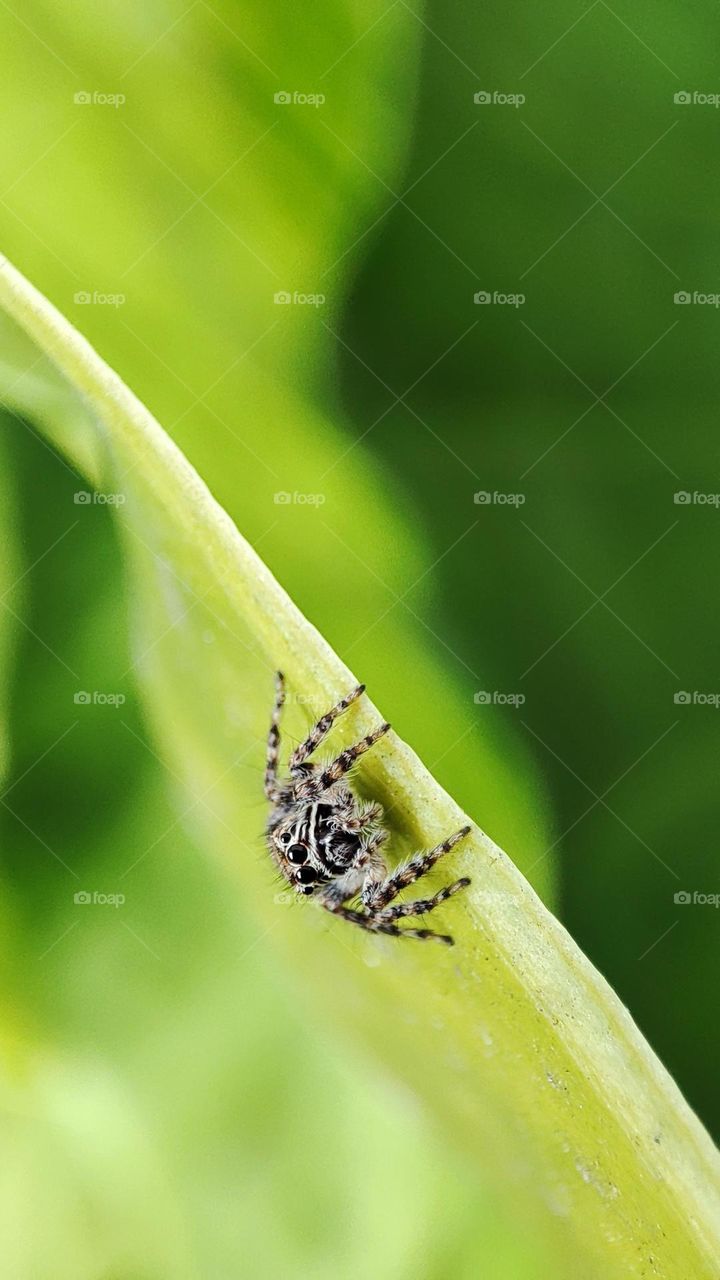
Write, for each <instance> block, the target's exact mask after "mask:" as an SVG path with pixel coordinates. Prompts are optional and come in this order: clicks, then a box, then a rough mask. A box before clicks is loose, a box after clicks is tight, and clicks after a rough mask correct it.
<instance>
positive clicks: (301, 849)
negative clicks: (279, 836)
mask: <svg viewBox="0 0 720 1280" xmlns="http://www.w3.org/2000/svg"><path fill="white" fill-rule="evenodd" d="M287 856H288V858H289V860H290V862H294V863H295V865H296V866H299V865H300V863H301V862H307V849H306V848H305V846H304V845H302V844H291V845H290V848H289V849H288V851H287Z"/></svg>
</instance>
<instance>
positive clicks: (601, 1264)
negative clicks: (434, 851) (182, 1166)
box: [0, 261, 720, 1280]
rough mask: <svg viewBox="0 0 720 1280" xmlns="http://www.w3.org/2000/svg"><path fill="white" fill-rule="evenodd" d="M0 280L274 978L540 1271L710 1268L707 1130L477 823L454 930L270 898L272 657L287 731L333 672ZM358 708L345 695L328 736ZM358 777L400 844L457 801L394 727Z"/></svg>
mask: <svg viewBox="0 0 720 1280" xmlns="http://www.w3.org/2000/svg"><path fill="white" fill-rule="evenodd" d="M0 301H1V302H2V304H3V306H4V308H5V309H6V310H7V312H8V313H9V315H10V316H12V317H13V319H14V320H15V321H16V322H17V323H18V324H19V325H20V326H21V327H22V328H23V329H24V330H25V332H26V333H27V334H28V335H29V337H30V338H31V339H32V340H33V342H35V343H36V344H37V346H38V347H39V348H40V350H41V351H42V352H44V353H45V354H47V355H48V356H50V357H51V358H52V360H53V361H54V362H55V364H56V365H57V367H58V368H59V369H60V370H61V371H62V373H63V374H64V375H65V377H66V378H67V379H68V380H69V382H70V383H71V384H72V386H73V387H74V388H75V389H76V390H77V391H78V392H80V393H81V395H82V396H83V397H84V399H85V401H86V402H87V404H88V405H89V406H90V408H91V410H92V412H93V415H94V419H95V421H96V423H97V427H96V432H97V434H96V438H95V448H96V457H97V459H98V470H97V475H98V477H99V478H102V482H103V484H105V485H109V484H110V483H112V484H113V485H114V486H115V487H114V489H109V490H107V491H106V492H110V493H114V494H116V495H120V496H121V498H122V499H124V501H122V503H119V504H118V506H117V510H118V517H119V523H120V525H121V527H122V529H123V531H124V533H125V536H126V546H127V552H128V561H129V564H130V567H131V575H132V577H131V582H132V595H133V599H134V608H135V621H136V627H137V635H138V640H137V644H138V652H139V654H140V655H142V656H141V669H142V671H143V674H144V680H145V687H146V692H147V699H148V706H149V710H150V714H151V716H152V718H153V720H154V723H155V726H156V732H157V740H158V743H159V749H160V750H161V753H162V755H163V756H164V758H166V759H170V760H171V761H172V766H173V768H174V770H175V771H176V773H177V774H178V775H182V777H183V778H184V781H185V785H186V786H187V789H188V791H189V794H190V795H191V796H192V797H194V802H193V808H194V809H195V814H194V816H195V817H196V818H197V821H198V831H199V833H200V834H201V835H202V836H203V837H204V839H205V840H206V841H207V847H208V849H209V850H210V851H211V852H212V853H213V854H214V855H217V856H221V857H223V858H224V859H225V860H226V862H227V865H228V867H229V868H231V870H232V874H233V876H234V877H235V882H236V885H237V892H238V893H241V892H242V894H243V897H244V899H245V901H247V902H249V903H251V904H252V907H253V910H254V911H255V913H256V915H257V917H258V919H259V920H260V921H261V922H262V926H263V928H264V930H265V932H266V933H267V934H272V941H273V945H274V946H275V947H276V948H277V951H278V954H279V956H280V958H281V961H282V963H283V964H284V966H285V969H286V972H287V981H288V982H289V983H292V984H294V985H295V986H296V988H297V990H298V993H299V995H301V998H302V999H304V1000H306V1001H307V1002H308V1004H309V1006H310V1007H311V1008H312V1009H313V1010H314V1011H315V1014H316V1016H319V1014H318V1011H320V1010H322V1016H323V1018H324V1020H325V1022H326V1023H328V1024H332V1025H334V1026H337V1027H338V1028H339V1029H340V1028H342V1029H343V1030H344V1031H345V1032H346V1033H347V1034H348V1035H349V1036H352V1037H353V1038H354V1039H355V1040H356V1041H357V1043H358V1044H366V1045H368V1044H369V1045H371V1046H372V1047H373V1049H374V1051H375V1052H376V1053H377V1054H378V1055H380V1057H381V1058H382V1059H383V1060H384V1061H385V1062H386V1063H387V1064H388V1066H390V1067H391V1068H392V1070H393V1071H394V1072H395V1073H396V1074H397V1075H398V1076H399V1077H401V1078H402V1079H403V1080H405V1081H406V1082H408V1083H409V1084H411V1085H412V1086H413V1087H414V1088H415V1089H416V1090H417V1091H418V1092H420V1093H421V1094H422V1095H423V1096H424V1097H425V1099H426V1101H427V1103H428V1105H429V1106H431V1107H433V1108H434V1109H435V1111H436V1114H437V1116H438V1117H439V1119H440V1121H441V1123H442V1125H443V1126H444V1128H445V1131H446V1132H447V1134H448V1136H449V1137H450V1136H451V1137H452V1140H453V1141H454V1142H457V1143H459V1144H460V1145H462V1146H463V1147H464V1149H465V1150H466V1151H467V1153H468V1154H469V1156H470V1157H471V1158H472V1159H473V1160H474V1161H476V1162H477V1164H478V1165H479V1166H481V1167H482V1168H483V1169H484V1170H485V1171H486V1174H487V1176H488V1177H489V1178H491V1179H492V1181H493V1183H494V1184H495V1185H496V1186H497V1187H498V1188H500V1189H501V1190H503V1191H504V1192H506V1193H507V1195H508V1196H510V1197H512V1201H513V1204H514V1208H515V1214H516V1217H517V1220H518V1222H519V1224H520V1228H521V1230H522V1231H528V1232H530V1233H533V1234H535V1235H536V1236H537V1239H538V1240H540V1241H542V1244H543V1247H544V1248H545V1249H547V1250H548V1251H549V1254H550V1255H552V1256H554V1268H555V1274H556V1275H567V1276H571V1275H572V1276H577V1275H578V1274H582V1275H583V1276H584V1277H588V1276H591V1277H593V1276H596V1277H603V1280H607V1278H611V1280H612V1278H613V1277H618V1278H619V1277H623V1280H624V1278H625V1277H627V1276H629V1275H638V1276H639V1275H643V1274H644V1275H656V1276H663V1277H669V1278H672V1277H677V1280H687V1278H688V1277H690V1276H692V1277H693V1280H702V1278H703V1277H708V1278H709V1277H711V1276H714V1275H715V1274H716V1258H717V1249H718V1243H719V1242H718V1234H719V1226H720V1223H719V1221H718V1198H719V1197H718V1190H719V1185H720V1178H719V1176H718V1175H719V1170H718V1159H717V1154H716V1152H715V1150H714V1148H713V1147H712V1145H711V1143H710V1141H709V1139H708V1137H707V1135H706V1134H705V1133H704V1131H703V1129H702V1128H701V1126H700V1125H699V1123H698V1122H697V1120H696V1119H695V1117H694V1116H693V1115H692V1113H691V1112H690V1111H689V1109H688V1108H687V1106H686V1104H685V1103H684V1101H683V1099H682V1098H681V1096H680V1095H679V1093H678V1091H677V1089H676V1087H675V1086H674V1084H673V1082H672V1080H670V1078H669V1077H668V1076H667V1073H666V1072H665V1071H664V1069H663V1068H662V1066H661V1065H660V1063H659V1062H658V1061H657V1059H656V1058H655V1057H654V1055H653V1053H652V1051H651V1049H650V1048H649V1046H648V1045H647V1044H646V1043H645V1041H644V1040H643V1038H642V1036H641V1035H640V1034H639V1032H638V1030H637V1028H636V1027H635V1026H634V1024H633V1023H632V1020H631V1019H630V1017H629V1015H628V1014H627V1012H626V1010H625V1009H624V1008H623V1007H622V1006H621V1005H620V1003H619V1002H618V1000H617V998H616V997H615V996H614V994H613V993H612V991H611V990H610V989H609V987H608V986H607V984H606V983H605V982H604V981H603V979H602V978H601V977H600V975H599V974H598V973H597V972H596V971H595V970H594V969H593V968H592V966H591V965H590V964H589V962H588V961H587V960H586V959H585V957H584V956H583V955H582V954H581V953H580V952H579V950H578V949H577V947H576V946H575V945H574V944H573V942H572V940H571V939H570V938H569V937H568V935H567V934H566V933H565V931H564V930H563V928H562V927H561V925H560V924H559V923H558V922H557V921H556V920H555V919H554V918H553V917H552V916H551V915H550V914H549V912H548V911H547V910H546V909H545V908H544V907H543V905H542V904H541V902H540V901H539V899H538V898H537V896H536V895H535V893H534V892H533V890H532V889H531V888H530V886H529V885H528V883H527V882H526V881H525V880H524V879H523V877H522V875H521V874H520V873H519V871H518V870H517V869H516V867H515V866H514V865H513V863H512V862H511V861H510V860H509V859H508V858H507V857H506V855H505V854H504V853H503V852H502V850H501V849H499V848H498V847H497V846H496V845H495V844H494V843H493V842H492V841H491V840H490V839H489V838H488V837H487V836H486V835H485V834H484V833H483V832H482V831H481V830H480V829H479V828H477V827H474V828H473V832H472V835H471V837H470V839H469V840H468V841H466V842H464V843H463V845H462V846H461V847H460V849H459V850H458V852H457V853H456V854H455V855H453V856H452V859H451V860H450V859H448V860H447V862H446V864H445V865H444V866H443V868H442V872H441V873H438V874H437V875H436V876H435V882H436V883H442V882H443V881H445V880H446V879H448V878H449V877H450V876H451V875H455V874H464V873H467V874H469V875H471V876H472V886H471V888H470V890H468V891H467V892H466V893H465V894H463V895H461V896H460V897H458V898H456V899H454V900H453V902H452V904H450V905H449V906H448V908H446V910H445V914H444V915H443V918H442V923H443V925H446V926H447V927H448V928H450V927H451V928H452V932H453V933H454V935H455V938H456V942H457V946H456V948H455V950H454V951H452V952H450V951H448V952H445V951H443V950H441V949H439V948H436V947H432V946H427V945H422V944H419V943H413V942H409V941H408V942H406V943H400V942H396V941H395V940H382V939H377V938H373V937H369V936H365V935H363V934H359V932H358V934H357V936H356V932H355V931H352V930H351V929H349V928H348V926H346V925H344V924H343V923H342V922H340V921H333V920H330V919H329V918H328V917H326V916H324V915H323V914H322V913H320V912H317V911H315V910H313V908H312V906H310V905H307V906H305V909H300V908H301V906H302V905H303V904H298V908H297V909H290V907H289V906H288V905H287V904H286V903H285V902H284V901H280V902H278V901H275V900H274V893H273V889H272V886H271V877H270V874H269V871H268V867H267V865H266V863H265V861H264V860H263V859H261V858H260V857H258V850H259V843H258V840H257V839H256V834H255V833H257V832H258V831H259V829H260V828H261V826H262V820H263V819H262V806H261V804H260V782H259V770H260V768H261V765H262V759H263V742H264V735H265V730H266V721H267V717H268V708H269V705H270V701H271V686H272V672H273V670H274V669H275V668H276V667H281V668H282V669H283V670H284V671H285V672H286V673H287V676H288V680H289V688H290V694H291V698H290V705H289V708H288V717H287V720H288V724H287V729H288V731H289V736H290V737H291V738H292V737H298V736H299V735H300V734H301V733H302V731H303V727H304V724H305V723H306V721H307V701H306V700H309V705H310V708H312V709H314V708H324V707H326V706H327V705H329V704H330V703H331V702H332V701H334V700H335V699H336V698H337V696H338V695H339V694H340V693H341V692H342V691H343V690H346V689H347V688H349V687H350V686H351V684H352V683H353V682H354V676H353V675H352V673H351V672H350V671H349V670H348V669H347V668H346V667H345V666H344V665H343V664H342V662H341V661H340V660H339V659H338V658H337V656H336V655H335V654H334V653H333V652H332V651H331V649H330V648H329V646H328V645H327V643H326V642H325V641H324V640H323V639H322V637H321V636H320V635H319V634H318V633H317V631H316V630H315V629H314V628H313V627H312V626H311V624H310V623H309V622H308V621H307V620H306V619H305V618H304V617H302V615H301V614H300V613H299V611H298V610H297V609H296V608H295V606H294V605H293V603H292V601H291V600H290V599H289V598H288V596H287V595H286V594H285V592H284V591H283V590H282V588H281V587H280V586H279V584H278V583H277V582H276V581H275V579H274V578H273V577H272V575H271V574H270V572H269V571H268V569H267V568H266V567H265V566H264V565H263V563H262V562H261V560H260V559H259V557H258V556H257V554H256V553H255V552H254V551H253V549H252V548H251V547H250V546H249V545H248V544H247V543H246V542H245V541H244V540H243V539H242V537H241V536H240V534H239V533H238V531H237V530H236V529H235V527H234V525H233V524H232V522H231V521H230V519H229V518H228V516H227V515H226V514H225V513H224V512H223V511H222V510H221V508H220V507H219V506H218V504H217V503H216V502H215V501H214V500H213V498H212V497H211V495H210V493H209V492H208V490H207V489H206V487H205V486H204V485H203V483H202V481H201V479H200V478H199V476H198V475H197V474H196V473H195V472H194V471H193V470H192V468H191V467H190V465H189V464H188V462H187V461H186V459H185V458H184V457H183V455H182V454H181V452H180V450H179V449H178V448H177V447H176V446H175V445H174V444H173V443H172V441H171V440H170V439H169V438H168V437H167V436H166V435H165V434H164V433H163V431H162V429H161V428H160V426H159V425H158V424H157V422H156V421H155V420H154V419H153V418H152V416H151V414H150V413H149V412H148V410H147V409H146V408H145V407H144V406H143V405H142V404H141V403H140V402H139V401H138V400H137V399H136V398H135V397H134V396H133V395H132V393H131V392H130V391H129V390H128V389H127V388H126V387H125V386H124V385H123V383H122V382H121V380H120V379H119V378H118V377H117V375H116V374H115V373H113V371H112V370H110V369H109V368H108V367H107V366H106V365H105V364H104V363H103V361H102V360H101V359H100V358H99V357H98V356H97V355H96V353H95V352H94V351H93V350H92V348H91V347H90V346H89V344H88V343H87V342H86V341H85V340H84V339H83V338H82V337H81V336H80V335H79V334H78V333H77V332H76V331H75V330H74V329H73V328H72V327H71V326H70V325H69V324H68V323H67V322H66V321H65V320H64V319H63V318H62V316H61V315H60V314H59V313H58V312H57V311H56V310H55V309H54V308H53V307H52V306H51V305H50V304H49V303H48V302H47V301H46V300H45V299H44V298H43V297H42V296H41V295H40V294H39V293H38V292H37V291H36V290H35V289H34V288H33V287H32V286H31V285H29V284H28V283H27V281H25V280H24V278H23V277H22V276H21V275H20V274H19V273H18V272H17V271H16V270H15V269H14V268H13V267H12V266H11V265H10V264H9V263H7V262H6V261H5V262H4V263H3V264H2V269H1V270H0ZM341 607H342V601H341V600H338V608H341ZM391 656H392V659H393V660H394V661H396V660H397V657H396V655H391ZM402 660H403V665H404V667H405V673H406V679H407V681H408V682H412V680H413V675H414V673H413V670H412V666H411V664H410V663H408V660H407V655H406V654H403V655H402ZM421 696H423V697H430V698H431V697H433V696H434V691H433V690H432V689H428V688H425V689H423V690H422V691H421ZM379 716H380V713H379V712H378V711H377V710H376V709H374V708H373V707H372V706H371V704H370V703H369V701H368V700H363V702H362V704H361V705H360V706H357V707H356V708H355V709H354V710H353V711H352V712H351V713H350V714H349V715H348V716H347V718H346V722H344V723H343V724H342V726H340V727H339V728H338V734H337V737H338V741H340V742H343V741H344V742H347V741H349V740H350V739H351V738H352V737H355V736H357V735H359V734H361V733H363V732H365V731H366V730H367V729H368V728H370V727H372V726H373V725H374V724H375V723H376V722H377V720H378V718H379ZM286 741H287V738H286ZM246 763H249V764H251V765H252V766H254V769H255V772H253V771H252V770H248V769H244V768H242V767H241V765H244V764H246ZM360 778H361V786H362V789H363V790H365V791H366V792H367V793H368V794H373V795H377V796H378V797H379V799H381V800H382V802H383V803H384V804H385V805H386V806H387V808H388V810H389V813H390V825H391V833H392V836H393V849H394V853H395V855H397V856H400V855H402V854H404V853H405V852H407V851H408V850H409V849H410V848H411V847H415V848H416V847H419V846H427V845H429V844H431V843H434V842H435V841H436V840H437V839H439V838H441V837H442V836H443V835H445V834H447V833H449V832H450V831H452V830H454V829H456V828H457V827H458V826H460V825H461V824H462V822H463V821H464V819H465V815H464V814H463V813H462V811H461V810H460V809H459V808H458V806H457V805H456V804H455V803H454V802H453V800H452V799H451V798H450V797H449V796H448V795H447V794H446V793H445V792H444V791H443V790H442V789H441V788H440V787H439V786H438V785H437V783H436V782H435V781H434V780H433V778H432V777H431V776H430V774H429V773H428V771H427V770H426V769H425V768H424V767H423V765H422V764H421V762H420V761H419V759H418V758H417V756H416V755H415V754H414V753H413V751H412V750H411V749H410V747H409V746H407V745H406V744H405V743H404V742H402V740H401V739H400V738H399V737H397V736H396V735H395V734H392V735H389V736H388V737H387V738H386V739H384V740H383V742H382V743H381V744H380V745H379V746H378V747H377V748H376V750H375V751H374V752H372V753H370V755H369V756H368V757H366V758H365V761H364V762H363V766H362V769H361V771H360ZM208 798H209V799H208ZM472 816H473V817H475V818H482V816H483V815H482V813H477V814H473V815H472ZM450 862H451V865H449V864H450ZM169 874H170V873H169ZM438 914H439V913H438ZM315 1101H316V1102H317V1100H315Z"/></svg>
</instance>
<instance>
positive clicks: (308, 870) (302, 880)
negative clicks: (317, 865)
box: [295, 867, 317, 884]
mask: <svg viewBox="0 0 720 1280" xmlns="http://www.w3.org/2000/svg"><path fill="white" fill-rule="evenodd" d="M295 879H296V880H297V882H298V884H313V883H314V881H315V880H317V875H316V873H315V871H314V870H313V868H312V867H301V868H300V870H299V871H298V872H297V874H296V876H295Z"/></svg>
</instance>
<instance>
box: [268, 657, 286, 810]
mask: <svg viewBox="0 0 720 1280" xmlns="http://www.w3.org/2000/svg"><path fill="white" fill-rule="evenodd" d="M284 702H285V677H284V675H283V673H282V671H276V672H275V705H274V707H273V711H272V719H271V720H270V728H269V730H268V737H267V752H266V756H265V795H266V796H267V797H268V800H273V799H274V798H275V795H276V793H277V763H278V754H279V751H280V713H281V712H282V709H283V703H284Z"/></svg>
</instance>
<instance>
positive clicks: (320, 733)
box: [290, 684, 365, 773]
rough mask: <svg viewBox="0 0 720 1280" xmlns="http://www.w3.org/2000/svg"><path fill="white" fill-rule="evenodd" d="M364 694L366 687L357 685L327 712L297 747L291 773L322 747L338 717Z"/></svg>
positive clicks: (291, 759) (293, 754)
mask: <svg viewBox="0 0 720 1280" xmlns="http://www.w3.org/2000/svg"><path fill="white" fill-rule="evenodd" d="M364 692H365V685H364V684H359V685H357V687H356V688H355V689H352V690H351V691H350V693H348V694H347V695H346V697H344V698H341V699H340V701H339V702H336V704H335V706H334V707H331V708H330V710H329V711H326V712H325V715H324V716H321V717H320V719H319V720H318V722H317V724H316V725H313V728H312V729H311V730H310V732H309V734H308V736H307V738H306V739H305V741H304V742H301V743H300V746H299V747H296V748H295V750H294V751H293V753H292V755H291V757H290V772H291V773H294V772H295V770H296V769H297V768H299V766H300V765H301V764H303V762H304V761H305V760H307V758H308V756H309V755H311V754H312V752H313V751H314V750H315V748H316V747H319V746H320V743H321V742H322V740H323V738H324V737H325V736H326V735H327V734H328V733H329V731H330V729H331V728H332V726H333V724H334V723H335V721H336V720H337V718H338V716H341V715H342V714H343V713H344V712H345V711H347V709H348V707H351V706H352V704H353V702H356V701H357V699H358V698H359V697H360V696H361V694H363V693H364Z"/></svg>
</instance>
